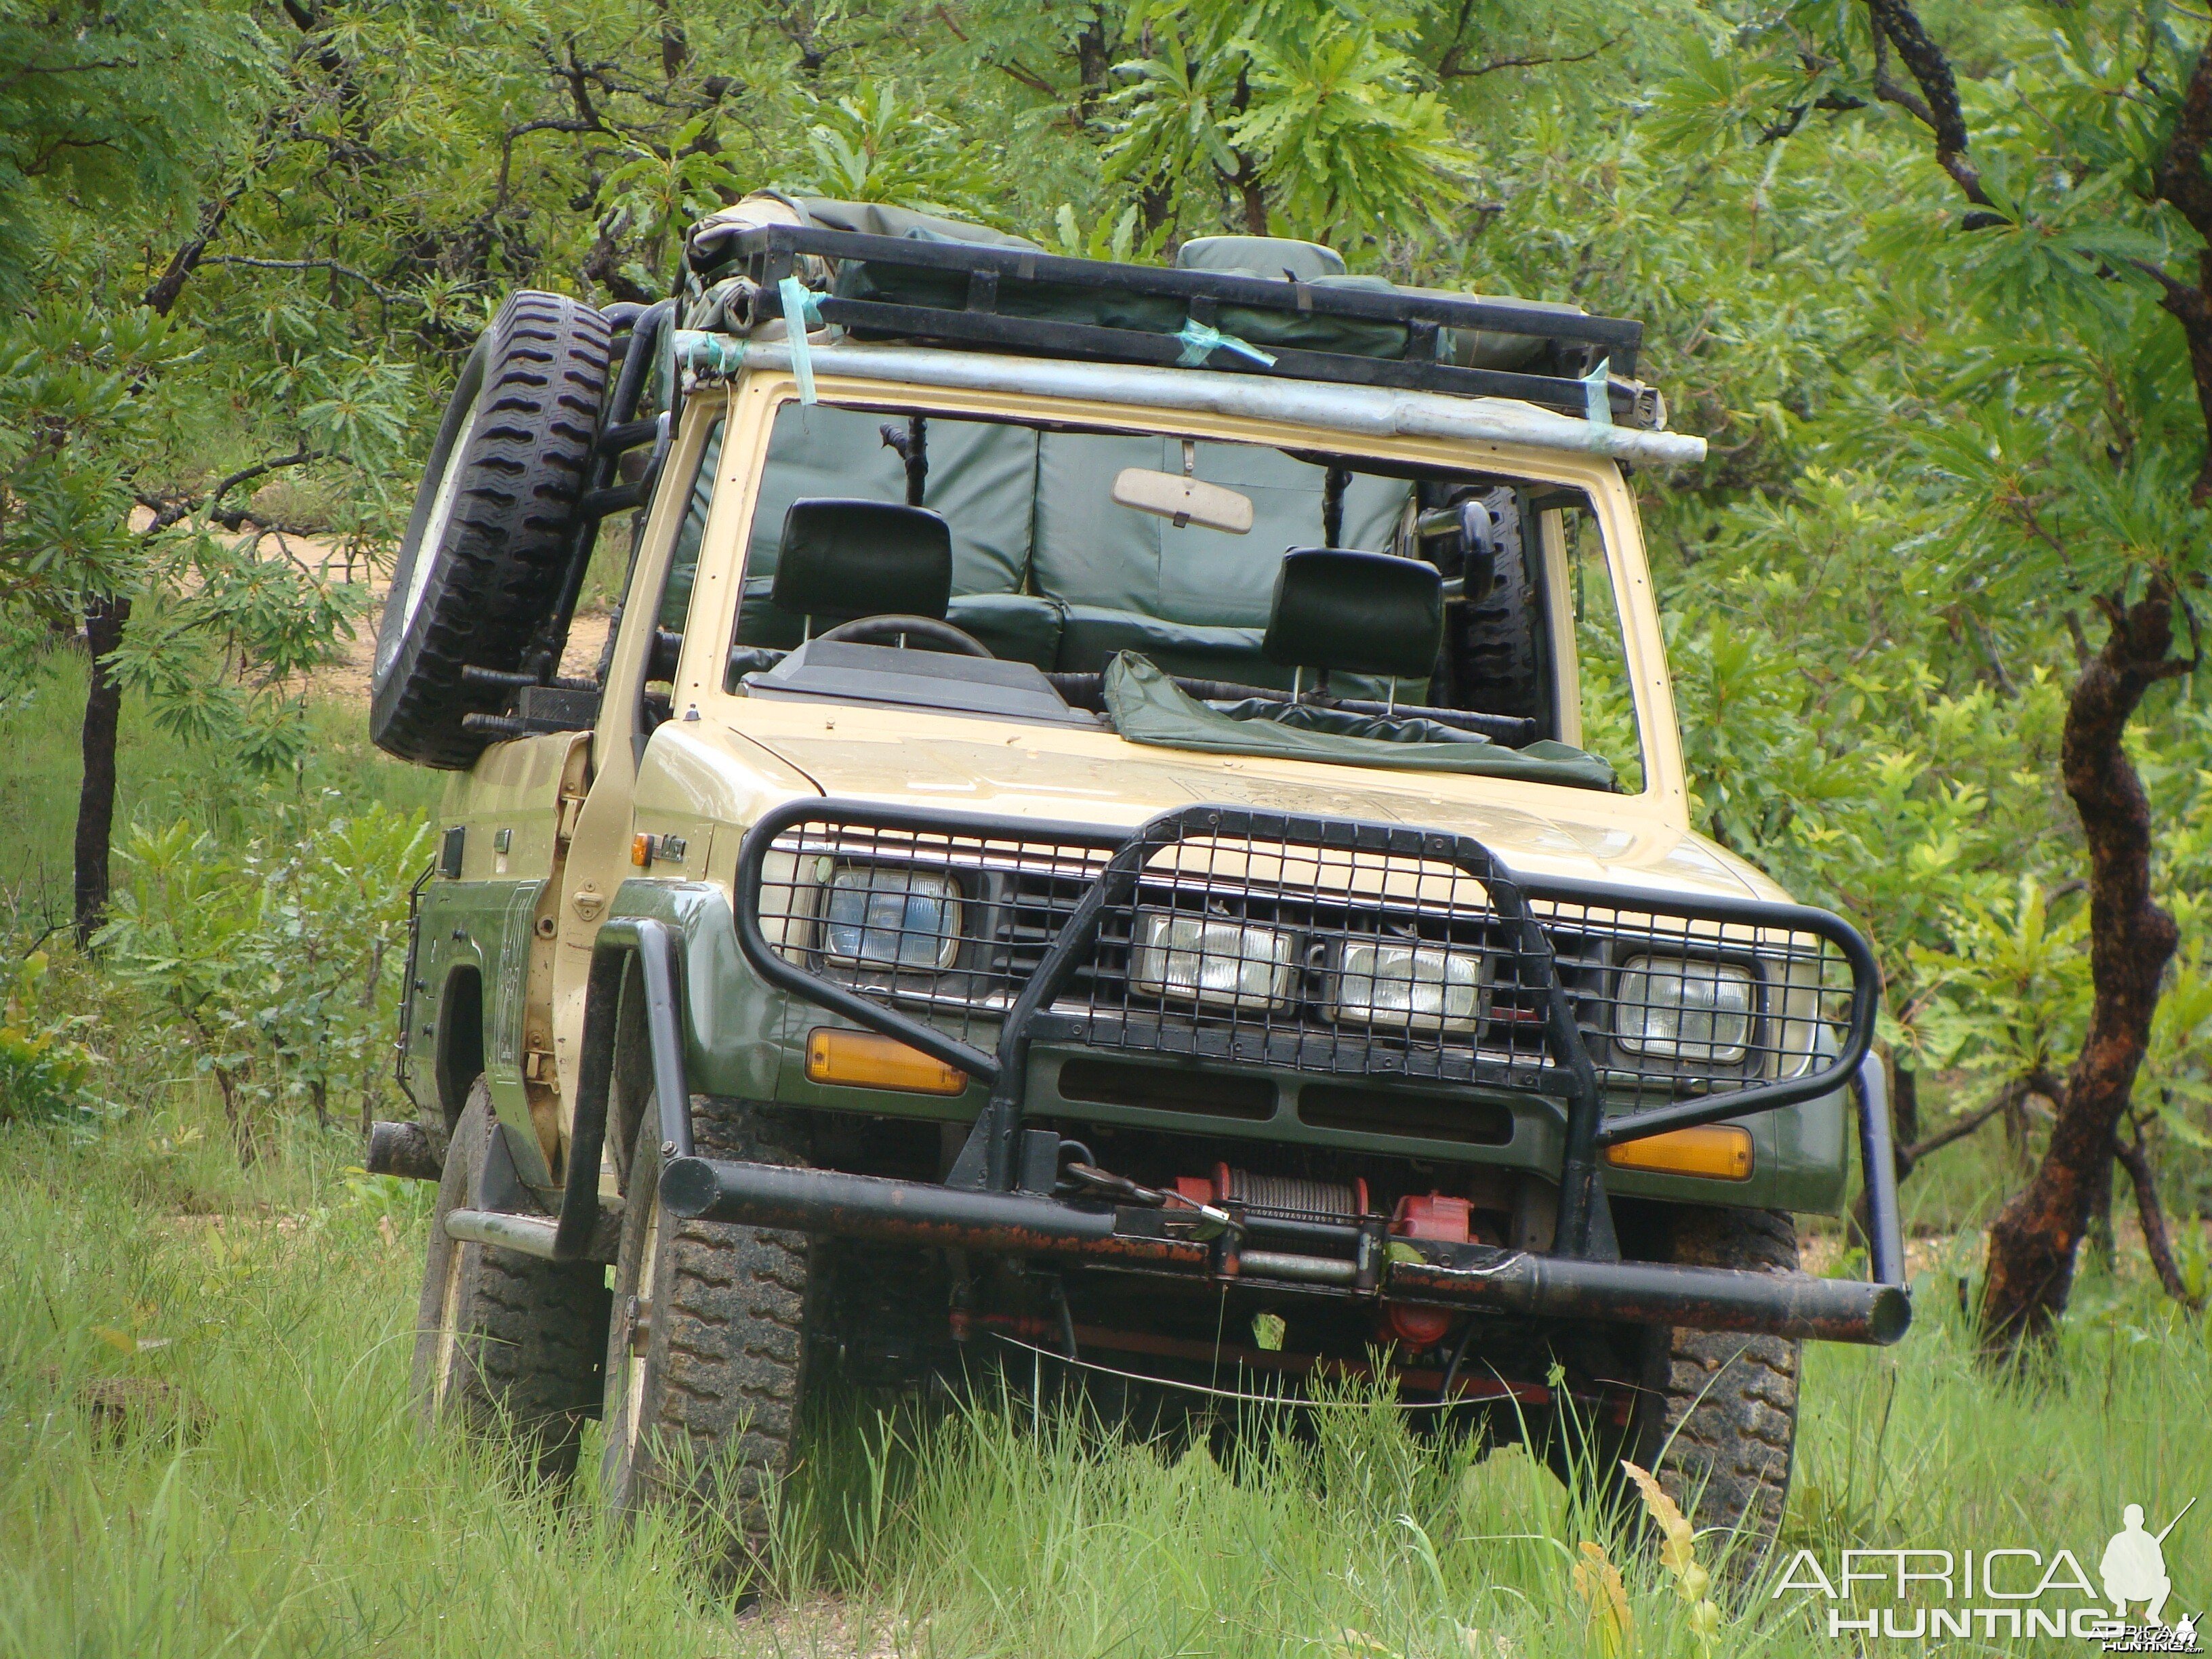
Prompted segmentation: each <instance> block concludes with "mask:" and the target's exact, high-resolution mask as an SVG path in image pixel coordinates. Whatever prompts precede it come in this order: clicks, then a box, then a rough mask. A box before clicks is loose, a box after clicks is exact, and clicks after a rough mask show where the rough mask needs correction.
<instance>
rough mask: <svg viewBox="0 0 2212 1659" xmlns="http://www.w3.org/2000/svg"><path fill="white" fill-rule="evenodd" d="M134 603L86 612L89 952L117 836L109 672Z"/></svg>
mask: <svg viewBox="0 0 2212 1659" xmlns="http://www.w3.org/2000/svg"><path fill="white" fill-rule="evenodd" d="M130 621H131V601H130V600H129V599H125V598H121V597H117V598H113V599H94V600H93V601H92V602H91V603H90V604H89V605H86V606H85V608H84V639H85V644H86V645H87V646H88V647H90V649H91V652H92V669H91V677H90V678H91V684H90V686H89V688H88V690H87V691H86V693H85V699H84V733H83V741H84V777H83V781H82V782H81V783H80V784H79V785H78V787H77V796H76V943H77V948H78V949H79V950H81V951H82V950H89V949H90V948H91V946H92V936H93V934H94V933H97V932H98V931H99V929H100V924H101V923H102V922H104V921H106V920H107V848H108V842H109V840H110V839H111V837H112V835H113V833H114V829H115V739H116V733H117V730H118V727H119V726H121V724H122V718H123V688H122V686H120V685H119V684H117V683H116V680H115V677H114V676H113V675H112V673H111V672H110V671H108V666H107V656H108V653H110V652H112V651H113V650H114V649H115V648H116V647H118V646H119V645H121V644H122V643H123V630H124V629H125V627H127V626H128V625H129V623H130Z"/></svg>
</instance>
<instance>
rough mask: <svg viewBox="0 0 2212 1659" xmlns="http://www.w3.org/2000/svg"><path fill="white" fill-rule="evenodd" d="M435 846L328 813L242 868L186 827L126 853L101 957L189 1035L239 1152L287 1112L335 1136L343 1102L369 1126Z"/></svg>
mask: <svg viewBox="0 0 2212 1659" xmlns="http://www.w3.org/2000/svg"><path fill="white" fill-rule="evenodd" d="M429 842H430V832H429V829H428V826H427V825H426V824H425V823H423V822H422V820H421V819H420V818H417V817H402V816H400V815H398V814H397V813H394V812H392V811H388V810H386V808H384V807H382V806H380V805H372V806H370V807H369V808H368V810H367V811H359V812H355V813H351V814H342V812H341V810H340V808H339V807H338V805H337V803H335V802H331V801H325V802H322V803H319V804H318V805H317V806H316V807H315V808H314V809H313V810H311V811H306V812H303V813H301V814H299V815H298V816H297V817H295V819H294V820H293V821H292V822H291V823H289V825H288V826H287V829H286V831H285V833H284V834H283V836H281V837H279V838H274V839H272V840H271V841H270V842H259V841H256V842H251V843H249V844H248V845H247V846H246V848H244V849H243V850H242V851H240V852H237V853H228V852H226V851H225V849H223V848H222V847H221V846H220V845H219V844H218V843H217V842H216V840H215V838H214V837H213V836H210V835H208V834H207V833H206V832H205V831H204V830H199V829H195V827H194V826H193V825H192V824H191V823H189V822H185V821H179V822H178V823H173V824H171V825H169V826H168V827H167V828H166V829H147V828H144V827H143V826H142V827H135V828H134V829H132V830H131V833H130V834H129V836H127V837H126V838H125V842H124V844H123V845H122V846H121V847H120V848H118V854H119V855H120V856H121V858H122V859H123V860H124V861H125V864H126V865H127V866H128V869H129V880H128V883H127V885H125V887H124V888H123V890H121V891H119V892H118V894H117V896H116V899H115V904H114V911H113V916H112V920H111V921H109V923H108V924H107V926H106V927H105V928H104V929H103V930H102V931H101V933H100V939H99V941H98V944H99V945H100V948H101V949H102V950H103V951H106V953H107V955H108V958H109V960H110V962H111V963H112V971H113V972H114V973H115V975H117V976H118V978H119V979H120V980H122V981H124V982H125V983H126V984H129V985H132V986H135V987H138V988H140V989H141V990H143V991H145V992H147V993H149V994H151V995H152V996H153V997H155V999H157V1000H159V1002H160V1003H161V1005H162V1006H165V1007H166V1008H167V1010H168V1011H169V1012H170V1014H171V1016H172V1017H173V1018H174V1019H175V1020H176V1021H177V1022H178V1024H179V1028H180V1029H181V1030H183V1031H185V1033H187V1034H188V1035H189V1037H190V1040H191V1042H192V1044H193V1046H194V1048H195V1051H196V1058H197V1065H198V1066H199V1067H200V1068H201V1069H202V1070H203V1071H204V1072H205V1073H207V1074H208V1075H210V1076H211V1077H213V1078H214V1079H216V1083H217V1085H219V1087H220V1088H221V1091H222V1097H223V1102H224V1105H225V1107H226V1109H227V1111H228V1115H229V1118H230V1121H231V1124H232V1127H233V1130H234V1133H236V1134H237V1136H238V1137H239V1139H240V1145H241V1146H242V1147H250V1146H253V1145H255V1144H256V1142H257V1141H258V1139H259V1138H260V1137H261V1136H263V1135H264V1133H265V1132H266V1127H267V1125H268V1123H269V1121H270V1119H271V1117H272V1116H273V1115H274V1114H275V1113H276V1112H277V1111H279V1110H280V1109H283V1108H286V1107H288V1106H297V1105H306V1106H308V1107H310V1108H312V1109H313V1113H314V1115H315V1118H316V1121H318V1122H319V1123H327V1122H328V1121H330V1116H331V1106H332V1103H333V1097H334V1096H336V1095H337V1094H338V1093H339V1092H341V1091H349V1092H351V1093H352V1094H353V1095H354V1096H355V1097H356V1100H357V1101H358V1102H359V1103H360V1107H361V1111H360V1115H362V1116H363V1117H366V1116H367V1115H368V1112H369V1107H370V1103H372V1102H373V1101H374V1098H375V1097H376V1095H377V1092H378V1091H379V1089H380V1087H381V1085H382V1083H383V1073H384V1070H385V1061H386V1058H387V1057H388V1055H389V1053H390V1049H389V1043H390V1038H391V1029H392V1016H393V1012H394V1007H395V1005H396V1001H397V997H398V989H399V987H398V985H397V984H396V980H397V975H395V974H392V973H388V972H387V971H386V970H387V969H388V968H391V967H392V966H395V965H396V960H397V956H398V953H401V952H404V948H405V925H406V920H407V889H408V885H409V884H410V882H411V881H412V880H413V879H414V878H415V877H416V874H417V873H418V872H420V871H421V869H422V866H423V865H424V864H425V863H426V862H427V860H428V856H429V853H428V848H429Z"/></svg>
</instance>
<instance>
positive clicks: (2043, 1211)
mask: <svg viewBox="0 0 2212 1659" xmlns="http://www.w3.org/2000/svg"><path fill="white" fill-rule="evenodd" d="M2173 601H2174V592H2173V587H2172V584H2171V583H2170V582H2169V581H2167V580H2166V578H2165V577H2164V576H2154V578H2152V580H2151V583H2150V587H2149V591H2148V592H2147V593H2146V594H2145V595H2144V596H2143V598H2142V599H2141V600H2139V601H2138V602H2136V604H2135V605H2122V604H2120V603H2118V602H2117V601H2114V602H2112V603H2110V604H2108V605H2107V606H2106V615H2107V617H2109V619H2110V621H2111V623H2112V629H2111V632H2110V633H2109V634H2108V635H2106V640H2105V643H2104V647H2103V648H2102V649H2101V650H2100V651H2099V652H2098V653H2097V654H2096V656H2095V657H2094V658H2093V659H2091V660H2090V663H2089V665H2088V666H2087V668H2086V669H2084V670H2083V671H2082V673H2081V678H2080V679H2079V680H2077V681H2075V685H2074V691H2073V695H2072V696H2071V698H2070V699H2069V702H2068V705H2067V709H2066V728H2065V735H2064V738H2063V741H2062V744H2061V747H2060V750H2059V769H2060V772H2061V775H2063V778H2064V781H2065V784H2066V793H2067V794H2068V796H2069V798H2070V799H2072V800H2073V802H2074V808H2075V811H2076V812H2077V813H2079V814H2080V816H2081V829H2082V833H2083V836H2084V838H2085V839H2086V840H2087V843H2088V850H2089V974H2090V981H2091V984H2092V987H2093V999H2092V1001H2091V1005H2090V1011H2089V1026H2088V1030H2087V1034H2086V1035H2085V1036H2084V1037H2083V1039H2082V1043H2081V1053H2080V1054H2078V1055H2077V1056H2076V1057H2075V1061H2074V1065H2073V1068H2072V1070H2071V1071H2070V1072H2069V1073H2068V1074H2067V1079H2066V1087H2065V1091H2064V1094H2063V1098H2061V1099H2059V1100H2057V1101H2056V1102H2054V1104H2055V1105H2056V1106H2057V1118H2056V1121H2054V1122H2053V1123H2052V1125H2051V1142H2050V1145H2049V1146H2048V1147H2047V1148H2046V1149H2045V1152H2044V1155H2043V1162H2042V1164H2041V1165H2040V1166H2039V1168H2038V1169H2037V1170H2036V1171H2035V1175H2034V1176H2033V1179H2031V1180H2030V1181H2029V1182H2028V1184H2027V1186H2026V1187H2025V1188H2021V1191H2020V1192H2019V1193H2017V1194H2015V1195H2014V1197H2013V1198H2012V1200H2011V1201H2010V1202H2008V1204H2006V1206H2004V1209H2003V1210H2002V1212H2000V1213H1999V1214H1998V1216H1997V1218H1996V1224H1995V1225H1993V1226H1991V1227H1990V1246H1989V1265H1988V1270H1987V1273H1986V1274H1985V1275H1984V1279H1983V1284H1982V1305H1981V1319H1980V1325H1981V1346H1982V1352H1983V1354H1984V1358H1987V1359H1990V1360H1991V1361H1996V1362H2002V1361H2004V1360H2008V1359H2010V1358H2015V1357H2016V1356H2017V1355H2018V1353H2019V1352H2020V1351H2021V1346H2023V1345H2024V1344H2025V1343H2027V1342H2028V1341H2030V1340H2036V1339H2039V1338H2042V1337H2044V1336H2045V1335H2047V1334H2049V1332H2050V1329H2051V1325H2052V1323H2053V1322H2054V1321H2056V1320H2057V1317H2058V1316H2059V1315H2060V1314H2061V1313H2063V1311H2064V1310H2065V1307H2066V1299H2067V1297H2068V1295H2069V1292H2070V1291H2072V1289H2073V1284H2074V1267H2075V1258H2076V1255H2078V1253H2079V1250H2080V1248H2081V1237H2082V1234H2083V1232H2084V1231H2086V1230H2087V1226H2088V1221H2089V1212H2090V1209H2091V1206H2092V1205H2093V1203H2094V1201H2095V1193H2096V1187H2097V1183H2098V1182H2099V1180H2100V1176H2101V1177H2102V1178H2103V1179H2105V1180H2107V1181H2108V1180H2109V1179H2110V1178H2111V1177H2110V1175H2109V1173H2108V1172H2109V1169H2110V1164H2111V1159H2112V1152H2113V1147H2114V1144H2115V1135H2114V1132H2115V1131H2116V1130H2117V1128H2118V1125H2119V1122H2120V1118H2121V1115H2122V1114H2123V1113H2124V1112H2125V1111H2126V1110H2127V1106H2128V1098H2129V1096H2130V1092H2131V1091H2133V1089H2134V1087H2135V1080H2136V1070H2137V1069H2138V1068H2139V1067H2140V1066H2142V1058H2143V1054H2144V1053H2145V1051H2146V1050H2147V1049H2148V1048H2149V1046H2150V1024H2151V1016H2152V1015H2153V1013H2154V1012H2156V1010H2157V1007H2158V996H2159V982H2160V978H2161V977H2162V976H2163V975H2164V974H2165V972H2166V963H2167V962H2168V961H2169V960H2171V959H2172V956H2173V951H2174V945H2175V944H2176V941H2177V934H2176V932H2175V929H2174V925H2173V918H2172V916H2170V915H2167V914H2166V911H2165V910H2164V909H2162V908H2160V906H2159V904H2158V903H2157V902H2156V901H2155V900H2154V899H2153V898H2152V896H2151V890H2150V852H2151V823H2150V802H2149V800H2148V798H2147V797H2146V796H2145V795H2144V793H2143V787H2142V780H2141V779H2140V778H2139V777H2137V776H2136V769H2135V767H2134V765H2133V763H2130V761H2129V759H2128V757H2127V750H2126V748H2125V747H2124V738H2125V736H2126V732H2127V725H2128V720H2129V719H2130V716H2132V715H2133V714H2134V713H2135V711H2136V707H2137V706H2138V705H2139V704H2140V703H2141V702H2142V698H2143V694H2144V693H2145V692H2146V691H2148V690H2149V689H2150V687H2151V686H2152V684H2154V683H2155V682H2156V681H2158V680H2160V679H2165V678H2171V677H2172V675H2173V674H2174V673H2175V672H2177V671H2179V670H2181V669H2183V668H2185V666H2187V665H2186V664H2185V663H2184V662H2182V661H2180V660H2179V659H2174V658H2172V657H2171V656H2169V655H2168V652H2169V650H2170V648H2171V647H2172V643H2173Z"/></svg>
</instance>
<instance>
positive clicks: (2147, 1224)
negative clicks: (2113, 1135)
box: [2106, 1129, 2204, 1313]
mask: <svg viewBox="0 0 2212 1659" xmlns="http://www.w3.org/2000/svg"><path fill="white" fill-rule="evenodd" d="M2112 1156H2113V1157H2114V1158H2117V1159H2118V1160H2119V1164H2120V1166H2121V1167H2122V1168H2123V1169H2124V1170H2126V1171H2127V1172H2128V1179H2129V1180H2130V1182H2133V1183H2134V1185H2135V1189H2136V1215H2137V1216H2138V1217H2139V1218H2141V1219H2142V1230H2143V1249H2144V1250H2145V1251H2146V1252H2147V1253H2148V1255H2149V1256H2150V1265H2151V1268H2152V1271H2154V1273H2157V1274H2158V1282H2159V1283H2160V1285H2163V1286H2164V1287H2165V1289H2166V1294H2167V1295H2168V1296H2170V1297H2172V1298H2173V1299H2174V1300H2175V1301H2176V1302H2179V1304H2181V1305H2182V1306H2183V1307H2185V1308H2186V1309H2188V1310H2190V1312H2191V1313H2203V1311H2204V1298H2203V1297H2201V1296H2195V1295H2192V1294H2191V1292H2190V1289H2189V1281H2188V1280H2186V1279H2184V1278H2182V1276H2181V1264H2180V1263H2179V1262H2177V1261H2175V1260H2174V1259H2173V1237H2172V1234H2170V1233H2169V1232H2167V1231H2166V1206H2164V1205H2163V1204H2160V1202H2159V1201H2158V1172H2157V1171H2156V1170H2154V1169H2152V1168H2151V1166H2150V1154H2149V1153H2148V1152H2146V1151H2144V1150H2143V1143H2142V1131H2141V1130H2140V1129H2138V1130H2137V1131H2136V1138H2135V1139H2134V1140H2132V1141H2129V1140H2124V1139H2123V1140H2116V1141H2114V1142H2113V1144H2112ZM2106 1168H2107V1170H2109V1169H2110V1168H2111V1166H2110V1165H2109V1164H2108V1165H2106ZM2106 1186H2107V1189H2108V1190H2109V1188H2110V1182H2109V1181H2108V1182H2107V1183H2106Z"/></svg>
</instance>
